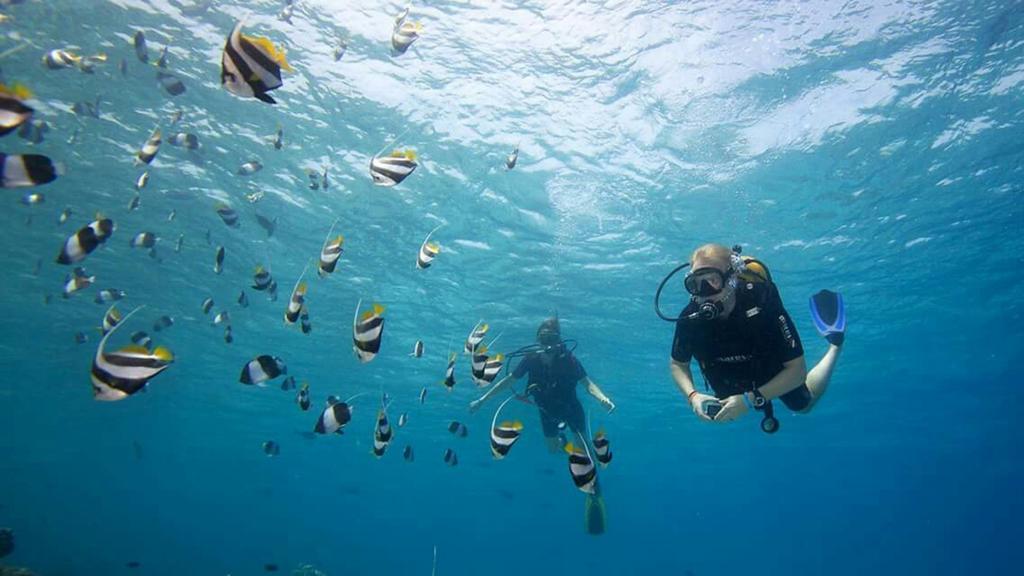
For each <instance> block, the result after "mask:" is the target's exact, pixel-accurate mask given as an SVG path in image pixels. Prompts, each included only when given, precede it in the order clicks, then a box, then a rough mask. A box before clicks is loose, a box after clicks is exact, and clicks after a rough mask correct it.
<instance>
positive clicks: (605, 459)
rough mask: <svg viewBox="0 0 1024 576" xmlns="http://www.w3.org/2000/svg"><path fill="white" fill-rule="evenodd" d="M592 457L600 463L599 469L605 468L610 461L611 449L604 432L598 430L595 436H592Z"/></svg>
mask: <svg viewBox="0 0 1024 576" xmlns="http://www.w3.org/2000/svg"><path fill="white" fill-rule="evenodd" d="M593 440H594V456H595V457H596V458H597V461H598V462H600V464H601V467H602V468H605V467H607V466H608V463H610V462H611V461H612V447H611V442H609V441H608V435H607V434H605V432H604V430H598V431H597V434H594V439H593Z"/></svg>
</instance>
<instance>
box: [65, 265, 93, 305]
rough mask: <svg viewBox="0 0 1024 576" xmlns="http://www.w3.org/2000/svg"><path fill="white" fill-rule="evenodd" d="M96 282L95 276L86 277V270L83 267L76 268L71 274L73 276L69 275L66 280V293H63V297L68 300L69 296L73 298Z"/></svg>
mask: <svg viewBox="0 0 1024 576" xmlns="http://www.w3.org/2000/svg"><path fill="white" fill-rule="evenodd" d="M95 281H96V277H95V276H87V275H86V272H85V268H81V267H79V268H75V269H74V270H73V271H72V272H71V274H68V275H67V276H66V277H65V278H64V292H63V296H64V297H65V298H68V297H69V296H71V295H72V294H74V293H75V292H78V291H79V290H84V289H86V288H88V287H89V286H92V283H93V282H95Z"/></svg>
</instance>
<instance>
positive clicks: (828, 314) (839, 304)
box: [811, 290, 846, 346]
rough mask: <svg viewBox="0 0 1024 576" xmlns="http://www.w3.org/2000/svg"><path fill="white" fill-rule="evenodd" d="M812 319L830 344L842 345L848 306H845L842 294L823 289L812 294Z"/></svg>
mask: <svg viewBox="0 0 1024 576" xmlns="http://www.w3.org/2000/svg"><path fill="white" fill-rule="evenodd" d="M811 319H813V320H814V327H815V328H817V329H818V333H819V334H821V335H822V336H824V337H825V339H826V340H828V342H829V344H835V345H836V346H842V344H843V337H844V335H845V334H846V307H845V306H843V295H842V294H839V293H837V292H832V291H831V290H822V291H820V292H818V293H817V294H815V295H814V296H811Z"/></svg>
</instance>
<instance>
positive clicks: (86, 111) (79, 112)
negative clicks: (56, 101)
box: [71, 96, 100, 118]
mask: <svg viewBox="0 0 1024 576" xmlns="http://www.w3.org/2000/svg"><path fill="white" fill-rule="evenodd" d="M71 111H72V112H74V113H75V115H76V116H89V117H91V118H99V117H100V97H99V96H97V97H96V100H95V101H94V102H88V101H84V100H83V101H81V102H75V103H74V104H73V105H72V106H71Z"/></svg>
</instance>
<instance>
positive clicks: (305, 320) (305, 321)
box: [299, 304, 313, 334]
mask: <svg viewBox="0 0 1024 576" xmlns="http://www.w3.org/2000/svg"><path fill="white" fill-rule="evenodd" d="M299 322H300V323H301V326H302V333H303V334H309V333H310V332H312V331H313V324H311V323H310V321H309V307H308V306H306V305H305V304H303V305H302V313H301V314H299Z"/></svg>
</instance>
